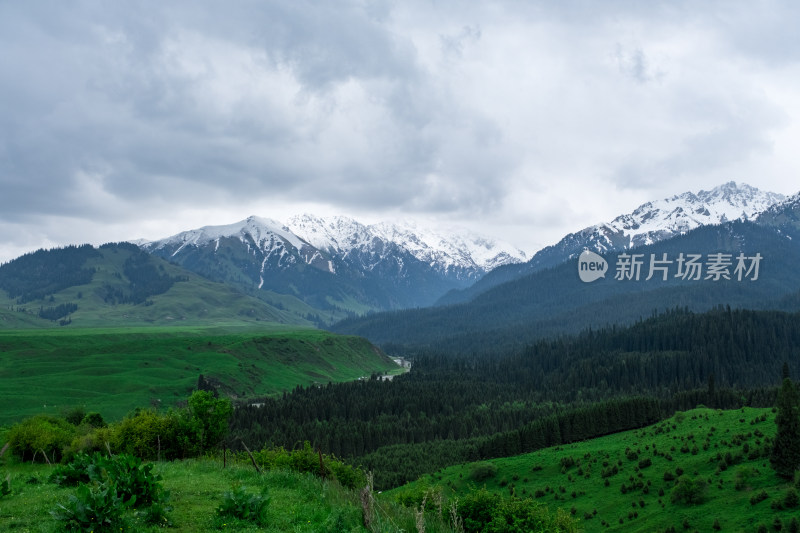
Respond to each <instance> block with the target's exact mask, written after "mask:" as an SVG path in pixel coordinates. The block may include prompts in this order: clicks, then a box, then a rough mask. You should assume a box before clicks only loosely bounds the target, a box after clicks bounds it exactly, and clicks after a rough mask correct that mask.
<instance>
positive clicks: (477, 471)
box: [469, 462, 497, 483]
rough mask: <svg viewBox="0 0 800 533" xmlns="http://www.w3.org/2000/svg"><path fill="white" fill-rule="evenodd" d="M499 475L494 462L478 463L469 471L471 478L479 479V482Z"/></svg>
mask: <svg viewBox="0 0 800 533" xmlns="http://www.w3.org/2000/svg"><path fill="white" fill-rule="evenodd" d="M496 475H497V465H495V464H494V463H488V462H483V463H476V464H475V465H474V466H473V467H472V471H471V472H470V473H469V477H470V479H472V480H474V481H477V482H478V483H480V482H482V481H486V480H487V479H489V478H493V477H494V476H496Z"/></svg>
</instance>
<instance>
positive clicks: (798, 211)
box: [756, 193, 800, 229]
mask: <svg viewBox="0 0 800 533" xmlns="http://www.w3.org/2000/svg"><path fill="white" fill-rule="evenodd" d="M756 221H757V222H758V223H759V224H764V225H767V226H777V227H779V228H784V229H785V228H786V227H789V228H795V229H800V193H797V194H795V195H794V196H791V197H789V198H787V199H786V200H784V201H782V202H780V203H777V204H775V205H772V206H770V207H769V208H768V209H766V210H764V211H763V212H762V213H761V214H760V215H759V216H758V218H757V219H756Z"/></svg>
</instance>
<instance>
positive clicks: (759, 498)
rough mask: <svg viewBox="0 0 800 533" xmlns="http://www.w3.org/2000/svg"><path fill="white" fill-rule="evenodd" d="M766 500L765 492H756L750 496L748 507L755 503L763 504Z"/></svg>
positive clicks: (767, 496)
mask: <svg viewBox="0 0 800 533" xmlns="http://www.w3.org/2000/svg"><path fill="white" fill-rule="evenodd" d="M767 498H769V495H768V494H767V491H765V490H761V492H758V493H756V494H753V495H752V496H750V505H755V504H757V503H760V502H763V501H764V500H766V499H767Z"/></svg>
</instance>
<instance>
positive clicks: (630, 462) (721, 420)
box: [388, 408, 800, 533]
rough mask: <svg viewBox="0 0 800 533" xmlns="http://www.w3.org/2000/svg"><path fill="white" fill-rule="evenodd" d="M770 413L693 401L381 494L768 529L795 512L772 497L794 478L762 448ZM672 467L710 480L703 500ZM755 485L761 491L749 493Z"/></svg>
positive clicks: (700, 526) (658, 526)
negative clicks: (533, 504)
mask: <svg viewBox="0 0 800 533" xmlns="http://www.w3.org/2000/svg"><path fill="white" fill-rule="evenodd" d="M774 418H775V415H774V413H772V411H771V410H770V409H753V408H742V409H740V410H735V411H718V410H713V409H706V408H698V409H695V410H692V411H688V412H685V413H678V414H676V415H675V416H674V417H672V418H670V419H668V420H666V421H663V422H661V423H658V424H655V425H653V426H650V427H647V428H644V429H640V430H634V431H627V432H623V433H619V434H614V435H608V436H605V437H601V438H597V439H593V440H589V441H585V442H580V443H575V444H571V445H567V446H560V447H556V448H549V449H546V450H540V451H538V452H535V453H530V454H524V455H519V456H516V457H508V458H503V459H496V460H492V461H486V462H483V463H472V464H464V465H459V466H454V467H449V468H446V469H443V470H441V471H439V472H437V473H433V474H428V475H426V476H423V477H422V478H421V479H420V480H419V481H417V482H415V483H412V484H410V485H406V486H404V487H400V488H397V489H394V490H392V491H389V492H388V494H392V495H393V496H395V497H398V498H408V497H410V495H412V494H415V493H417V494H418V493H419V492H420V491H424V490H426V489H427V488H429V487H440V488H441V489H442V490H443V492H444V495H445V497H448V498H455V497H458V496H460V495H463V494H465V493H466V492H467V491H469V490H474V489H475V488H476V487H480V486H485V487H486V488H487V489H488V490H489V491H492V492H497V493H501V494H504V495H506V496H509V495H512V494H513V495H516V496H518V497H534V498H535V499H536V501H539V502H541V503H543V504H546V505H548V506H549V507H551V508H555V507H561V508H564V509H566V510H569V511H570V512H573V510H574V516H576V517H577V518H580V519H581V521H582V524H581V526H582V527H583V528H584V530H585V531H586V532H587V533H591V532H596V531H597V532H599V531H609V532H611V531H625V532H632V533H635V532H652V531H665V530H667V529H668V528H670V527H674V528H675V530H676V531H684V530H688V531H709V532H710V531H715V528H714V524H715V521H717V523H718V525H719V526H720V528H721V529H719V530H720V531H746V532H752V531H756V530H757V529H758V526H759V525H760V524H764V525H765V526H767V527H768V528H769V530H770V531H774V529H773V525H774V521H775V518H776V517H777V518H778V519H780V520H781V521H782V525H783V530H784V531H786V530H788V528H789V523H790V520H791V518H792V517H798V519H800V508H797V507H795V508H791V509H787V508H783V509H779V508H777V507H778V506H777V504H774V502H776V501H783V499H784V498H785V496H786V494H787V491H789V490H790V489H791V488H792V487H793V486H794V485H793V484H792V483H787V482H785V481H784V480H782V479H781V478H779V477H777V476H776V475H775V474H774V472H773V470H772V469H771V468H770V464H769V459H768V457H767V456H766V455H764V453H768V452H767V449H768V448H769V446H768V445H766V444H765V439H769V438H772V437H773V436H774V434H775V422H774ZM648 463H649V464H648ZM614 467H616V470H617V473H613V472H614ZM677 469H682V473H683V475H684V476H688V478H691V479H695V480H696V479H698V478H702V479H703V480H705V481H706V482H707V483H708V486H707V489H706V491H705V496H704V498H703V501H702V503H694V504H687V503H684V502H681V501H676V502H673V501H672V500H671V494H672V491H673V489H674V487H675V486H676V484H677V483H678V482H679V481H678V480H679V479H680V475H679V473H680V471H678V472H676V470H677ZM665 473H668V474H667V475H666V478H667V479H665ZM670 476H672V477H673V478H674V479H669V478H670ZM606 482H607V483H606ZM623 486H624V487H625V489H624V490H623ZM762 491H764V492H763V494H766V498H765V499H764V500H762V501H756V500H758V497H757V496H758V495H759V494H761V495H762V496H763V494H762ZM751 501H752V503H751ZM684 520H685V523H684ZM685 526H686V527H685Z"/></svg>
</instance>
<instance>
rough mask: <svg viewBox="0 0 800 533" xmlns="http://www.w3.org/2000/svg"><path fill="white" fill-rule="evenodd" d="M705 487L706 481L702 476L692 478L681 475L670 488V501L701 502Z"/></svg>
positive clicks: (703, 497)
mask: <svg viewBox="0 0 800 533" xmlns="http://www.w3.org/2000/svg"><path fill="white" fill-rule="evenodd" d="M707 489H708V482H707V481H706V480H704V479H703V478H695V479H692V478H690V477H689V476H681V477H680V478H679V479H678V483H677V484H676V485H675V487H674V488H673V489H672V495H671V500H672V503H676V502H681V503H685V504H687V505H696V504H699V503H703V500H704V499H705V496H706V491H707Z"/></svg>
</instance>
